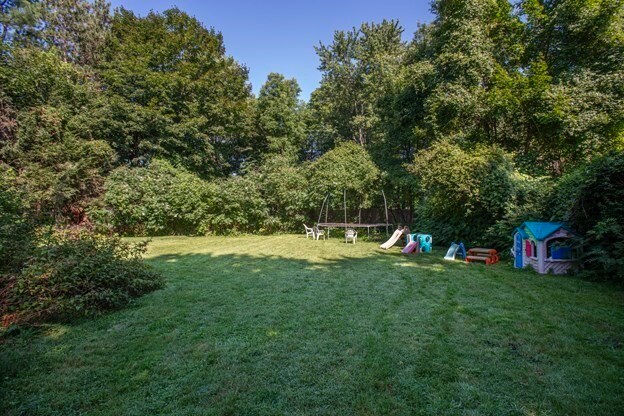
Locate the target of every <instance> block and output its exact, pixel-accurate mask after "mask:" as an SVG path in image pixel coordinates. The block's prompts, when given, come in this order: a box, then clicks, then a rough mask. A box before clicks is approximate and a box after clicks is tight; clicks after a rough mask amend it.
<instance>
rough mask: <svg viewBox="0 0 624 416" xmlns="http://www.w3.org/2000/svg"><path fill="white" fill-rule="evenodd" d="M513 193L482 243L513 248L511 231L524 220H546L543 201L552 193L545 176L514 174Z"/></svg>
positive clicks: (499, 247) (549, 182)
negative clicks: (500, 216) (503, 211)
mask: <svg viewBox="0 0 624 416" xmlns="http://www.w3.org/2000/svg"><path fill="white" fill-rule="evenodd" d="M511 180H512V184H513V191H512V193H511V195H510V196H509V199H508V200H506V201H505V213H504V214H503V217H502V218H500V219H499V220H497V221H496V222H495V223H494V224H493V225H492V226H491V227H489V228H488V229H487V230H486V232H485V235H484V237H483V241H481V242H480V243H481V244H485V245H487V246H490V247H495V248H498V249H503V250H504V252H507V250H506V249H507V248H510V247H512V246H513V237H512V233H513V230H514V229H515V228H516V227H518V226H519V225H520V224H522V223H523V222H524V221H540V220H543V219H544V218H547V215H546V214H545V213H544V212H545V207H544V202H545V201H546V200H547V198H548V195H549V194H550V192H552V186H553V184H552V181H551V180H550V179H549V178H548V177H532V176H529V175H525V174H521V173H519V172H514V173H513V175H512V176H511Z"/></svg>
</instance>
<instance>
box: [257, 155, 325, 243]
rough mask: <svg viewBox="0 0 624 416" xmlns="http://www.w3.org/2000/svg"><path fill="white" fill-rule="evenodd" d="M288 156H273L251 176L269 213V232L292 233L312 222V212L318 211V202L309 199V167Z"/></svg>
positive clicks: (266, 224) (267, 228) (267, 224)
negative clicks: (299, 164) (310, 211)
mask: <svg viewBox="0 0 624 416" xmlns="http://www.w3.org/2000/svg"><path fill="white" fill-rule="evenodd" d="M294 162H295V160H293V158H291V157H287V156H280V155H278V156H273V157H271V158H269V159H267V160H266V161H265V162H264V164H263V165H262V166H260V167H259V168H258V169H256V170H254V171H253V172H250V173H249V174H248V175H249V177H250V179H251V180H252V181H254V182H255V183H257V186H258V187H259V189H260V192H261V193H262V198H263V199H264V203H265V205H266V209H267V210H268V220H267V221H266V222H265V228H266V230H267V231H293V230H299V229H300V228H301V223H303V222H306V221H308V220H309V217H307V216H306V213H307V212H308V210H309V208H311V207H314V208H315V209H317V208H318V200H317V199H314V197H313V196H312V198H311V195H309V193H308V190H309V182H308V181H309V178H308V175H309V170H308V168H309V165H308V164H304V165H301V166H297V165H296V164H295V163H294Z"/></svg>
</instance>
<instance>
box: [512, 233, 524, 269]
mask: <svg viewBox="0 0 624 416" xmlns="http://www.w3.org/2000/svg"><path fill="white" fill-rule="evenodd" d="M514 254H515V257H516V260H515V262H514V266H515V267H517V268H518V269H521V268H522V236H521V235H520V233H516V238H515V240H514Z"/></svg>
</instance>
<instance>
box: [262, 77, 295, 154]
mask: <svg viewBox="0 0 624 416" xmlns="http://www.w3.org/2000/svg"><path fill="white" fill-rule="evenodd" d="M300 92H301V89H300V88H299V84H298V83H297V81H296V80H295V79H290V80H287V79H286V78H285V77H284V76H283V75H281V74H276V73H270V74H269V76H268V77H267V81H266V83H265V84H264V85H263V86H262V88H261V89H260V94H259V95H258V100H257V103H256V123H257V128H258V134H259V135H260V136H261V138H262V139H264V140H265V141H266V142H265V144H264V146H265V148H264V152H266V153H269V154H283V155H289V156H291V157H294V156H297V155H298V153H299V152H300V150H301V148H302V146H303V139H304V135H305V125H304V121H303V118H302V114H301V113H302V104H301V103H300V102H299V99H298V97H299V93H300Z"/></svg>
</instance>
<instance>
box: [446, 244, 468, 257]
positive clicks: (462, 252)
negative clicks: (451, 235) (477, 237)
mask: <svg viewBox="0 0 624 416" xmlns="http://www.w3.org/2000/svg"><path fill="white" fill-rule="evenodd" d="M457 256H459V257H461V258H462V260H466V246H464V243H462V242H461V241H460V242H459V244H456V243H455V242H452V243H451V246H450V247H449V249H448V251H447V252H446V256H444V260H455V258H456V257H457Z"/></svg>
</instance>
